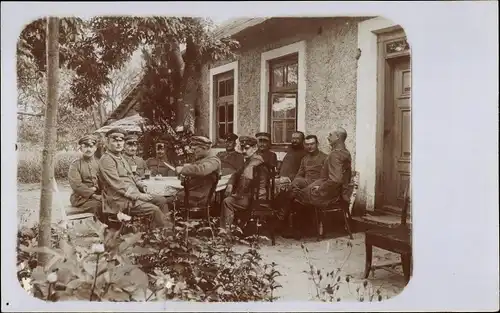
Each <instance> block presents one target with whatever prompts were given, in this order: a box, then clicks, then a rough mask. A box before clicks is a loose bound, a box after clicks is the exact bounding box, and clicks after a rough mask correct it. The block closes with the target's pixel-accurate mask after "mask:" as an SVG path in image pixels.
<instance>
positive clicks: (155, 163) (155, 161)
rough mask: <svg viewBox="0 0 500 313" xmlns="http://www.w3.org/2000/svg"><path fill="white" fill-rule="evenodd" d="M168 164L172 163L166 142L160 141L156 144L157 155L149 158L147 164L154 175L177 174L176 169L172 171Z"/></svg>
mask: <svg viewBox="0 0 500 313" xmlns="http://www.w3.org/2000/svg"><path fill="white" fill-rule="evenodd" d="M167 164H170V163H169V160H168V157H167V153H166V146H165V143H163V142H159V143H157V144H156V157H152V158H149V159H148V160H147V161H146V165H147V167H148V168H149V169H150V170H151V176H152V177H154V176H158V175H161V176H163V177H167V176H175V173H174V171H172V169H170V168H169V167H168V166H167ZM170 165H172V164H170Z"/></svg>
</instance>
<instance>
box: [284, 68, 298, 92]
mask: <svg viewBox="0 0 500 313" xmlns="http://www.w3.org/2000/svg"><path fill="white" fill-rule="evenodd" d="M298 70H299V66H298V64H297V63H295V64H290V65H288V67H287V77H286V80H287V86H289V87H293V86H297V81H298V76H299V75H298Z"/></svg>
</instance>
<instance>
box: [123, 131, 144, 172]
mask: <svg viewBox="0 0 500 313" xmlns="http://www.w3.org/2000/svg"><path fill="white" fill-rule="evenodd" d="M137 141H138V137H137V135H134V134H128V135H127V136H125V147H124V150H123V151H124V152H125V153H124V154H123V157H124V158H125V160H127V162H128V164H129V165H130V168H131V169H132V173H133V174H134V175H135V176H136V178H137V179H141V178H144V173H145V171H146V170H147V169H148V165H147V164H146V161H144V159H143V158H141V157H140V156H137Z"/></svg>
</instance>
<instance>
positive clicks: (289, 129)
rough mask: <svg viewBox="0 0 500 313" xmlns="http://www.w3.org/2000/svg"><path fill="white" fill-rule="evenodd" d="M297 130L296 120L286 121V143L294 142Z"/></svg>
mask: <svg viewBox="0 0 500 313" xmlns="http://www.w3.org/2000/svg"><path fill="white" fill-rule="evenodd" d="M296 130H297V127H296V123H295V119H293V120H287V121H286V142H292V134H293V133H294V132H295V131H296Z"/></svg>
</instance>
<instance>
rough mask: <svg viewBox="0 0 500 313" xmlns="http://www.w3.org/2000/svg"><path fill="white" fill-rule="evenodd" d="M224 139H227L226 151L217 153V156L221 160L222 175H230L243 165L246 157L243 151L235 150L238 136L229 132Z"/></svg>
mask: <svg viewBox="0 0 500 313" xmlns="http://www.w3.org/2000/svg"><path fill="white" fill-rule="evenodd" d="M224 139H225V140H226V151H221V152H219V153H217V157H218V158H219V159H220V161H221V166H222V175H230V174H233V173H234V172H236V171H237V170H238V169H239V168H241V167H242V166H243V163H244V162H245V158H244V157H243V155H242V154H241V153H239V152H238V151H236V150H235V147H236V139H238V136H236V135H235V134H233V133H229V134H227V135H226V136H225V138H224Z"/></svg>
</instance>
